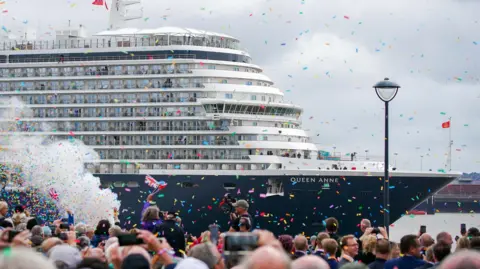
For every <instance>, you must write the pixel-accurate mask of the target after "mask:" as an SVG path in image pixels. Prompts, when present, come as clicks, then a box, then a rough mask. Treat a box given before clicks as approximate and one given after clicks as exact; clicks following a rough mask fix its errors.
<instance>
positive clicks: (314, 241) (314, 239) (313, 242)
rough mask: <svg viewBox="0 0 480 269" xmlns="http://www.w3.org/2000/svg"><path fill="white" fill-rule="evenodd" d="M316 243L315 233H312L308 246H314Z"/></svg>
mask: <svg viewBox="0 0 480 269" xmlns="http://www.w3.org/2000/svg"><path fill="white" fill-rule="evenodd" d="M316 245H317V236H316V235H312V236H311V237H310V246H312V247H315V246H316Z"/></svg>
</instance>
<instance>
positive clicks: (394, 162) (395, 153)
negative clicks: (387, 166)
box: [393, 152, 398, 168]
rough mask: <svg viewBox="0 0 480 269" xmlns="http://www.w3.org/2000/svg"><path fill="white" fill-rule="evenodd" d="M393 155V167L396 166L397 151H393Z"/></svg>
mask: <svg viewBox="0 0 480 269" xmlns="http://www.w3.org/2000/svg"><path fill="white" fill-rule="evenodd" d="M393 155H395V159H394V160H393V167H394V168H397V156H398V152H394V153H393Z"/></svg>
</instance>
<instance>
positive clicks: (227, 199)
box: [220, 193, 237, 214]
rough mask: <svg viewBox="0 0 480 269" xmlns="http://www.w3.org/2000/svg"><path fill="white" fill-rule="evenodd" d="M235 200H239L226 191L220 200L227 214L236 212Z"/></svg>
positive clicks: (221, 206) (221, 207)
mask: <svg viewBox="0 0 480 269" xmlns="http://www.w3.org/2000/svg"><path fill="white" fill-rule="evenodd" d="M235 202H237V199H235V198H233V197H232V195H231V194H230V193H226V194H225V195H224V196H223V198H222V201H221V202H220V209H222V211H223V213H225V214H230V213H233V212H235V207H234V206H233V204H234V203H235Z"/></svg>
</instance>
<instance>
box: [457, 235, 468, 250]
mask: <svg viewBox="0 0 480 269" xmlns="http://www.w3.org/2000/svg"><path fill="white" fill-rule="evenodd" d="M467 248H470V239H468V237H467V236H462V237H460V238H459V239H458V240H457V248H456V249H455V251H459V250H462V249H467Z"/></svg>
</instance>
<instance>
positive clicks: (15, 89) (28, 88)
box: [1, 78, 205, 103]
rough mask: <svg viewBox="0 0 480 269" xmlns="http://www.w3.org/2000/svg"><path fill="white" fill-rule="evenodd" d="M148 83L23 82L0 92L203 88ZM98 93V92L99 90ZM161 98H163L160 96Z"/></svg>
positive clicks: (201, 84) (190, 84)
mask: <svg viewBox="0 0 480 269" xmlns="http://www.w3.org/2000/svg"><path fill="white" fill-rule="evenodd" d="M136 79H141V78H136ZM147 81H148V82H149V83H146V84H143V85H142V84H140V85H131V86H129V85H121V86H115V85H101V84H98V85H89V84H86V85H85V86H72V85H70V84H69V85H67V86H58V85H57V86H55V87H51V86H47V87H41V86H40V87H38V86H36V85H33V86H29V85H27V84H25V86H24V87H10V88H6V89H1V90H2V92H18V91H63V90H126V89H128V90H140V89H145V88H147V89H187V88H202V89H203V88H205V84H204V83H199V82H192V83H181V84H177V83H172V84H166V83H161V84H160V85H158V84H157V83H153V82H151V80H147ZM99 93H100V92H99ZM56 94H58V95H61V92H57V93H56ZM162 99H163V98H162ZM159 102H160V101H159ZM168 102H171V103H173V102H175V101H174V100H173V99H172V98H170V99H169V100H168Z"/></svg>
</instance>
